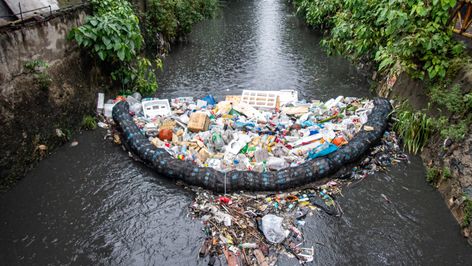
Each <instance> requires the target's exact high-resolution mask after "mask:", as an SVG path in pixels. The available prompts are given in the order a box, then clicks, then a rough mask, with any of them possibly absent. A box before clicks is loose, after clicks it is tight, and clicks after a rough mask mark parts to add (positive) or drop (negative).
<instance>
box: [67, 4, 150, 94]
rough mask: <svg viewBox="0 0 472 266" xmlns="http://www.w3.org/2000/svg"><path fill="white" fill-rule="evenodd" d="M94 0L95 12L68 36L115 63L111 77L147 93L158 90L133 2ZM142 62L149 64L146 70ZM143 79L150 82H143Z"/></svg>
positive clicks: (107, 60)
mask: <svg viewBox="0 0 472 266" xmlns="http://www.w3.org/2000/svg"><path fill="white" fill-rule="evenodd" d="M91 3H92V6H93V10H94V15H93V16H91V17H87V20H86V22H85V24H84V25H82V26H80V27H77V28H75V29H73V30H72V31H71V32H70V34H69V37H70V38H72V39H74V40H75V41H76V42H77V43H78V44H79V45H80V46H82V47H85V48H89V49H90V50H91V51H92V53H94V54H96V55H97V56H98V57H99V58H100V60H102V61H106V62H108V63H109V65H111V66H113V67H114V68H115V70H114V71H113V73H112V78H113V79H114V80H117V81H119V82H120V83H121V85H122V88H123V89H125V88H126V89H129V90H137V91H139V92H141V93H143V94H146V95H147V94H151V93H153V92H155V91H156V90H157V80H156V76H155V74H154V73H153V71H152V68H151V65H150V64H147V63H148V62H149V61H148V60H147V59H146V58H144V57H141V56H139V54H140V51H141V47H142V44H143V42H144V39H143V36H142V35H141V30H140V28H139V19H138V17H137V16H136V15H135V14H134V11H133V9H132V7H131V4H130V3H129V2H128V1H126V0H91ZM143 65H145V66H147V68H148V69H147V70H146V71H144V70H143V69H142V67H140V66H143ZM136 66H138V67H136ZM143 80H145V81H146V83H147V85H145V86H144V85H142V84H143Z"/></svg>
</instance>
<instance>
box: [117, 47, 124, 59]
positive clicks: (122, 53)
mask: <svg viewBox="0 0 472 266" xmlns="http://www.w3.org/2000/svg"><path fill="white" fill-rule="evenodd" d="M117 56H118V58H119V59H120V60H121V61H124V60H125V49H120V50H119V51H118V53H117Z"/></svg>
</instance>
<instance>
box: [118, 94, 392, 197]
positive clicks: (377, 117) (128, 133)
mask: <svg viewBox="0 0 472 266" xmlns="http://www.w3.org/2000/svg"><path fill="white" fill-rule="evenodd" d="M374 105H375V106H374V108H373V109H372V112H371V114H370V115H369V116H368V121H367V122H366V123H365V124H364V126H371V127H373V128H374V129H373V130H371V131H366V130H364V127H363V128H362V129H361V130H360V131H359V132H358V133H357V134H356V135H355V136H354V137H353V138H352V139H351V140H350V141H349V143H348V144H346V145H344V146H342V147H340V148H339V149H338V150H337V151H335V152H333V153H331V154H329V155H328V156H326V157H320V158H316V159H313V160H308V161H306V162H304V163H303V164H300V165H298V166H296V167H288V168H285V169H282V170H279V171H275V172H265V173H259V172H252V171H237V170H232V171H229V172H227V173H226V174H225V173H224V172H220V171H217V170H215V169H213V168H211V167H199V166H197V165H195V164H194V163H192V162H190V161H182V160H178V159H176V158H174V157H173V156H171V155H170V154H169V153H167V151H165V150H164V149H162V148H157V147H155V146H154V145H153V144H151V143H150V142H149V140H148V138H146V136H145V135H144V134H143V133H142V132H141V130H140V129H139V128H138V126H136V124H135V123H134V121H133V117H132V116H131V115H130V114H129V105H128V103H127V102H119V103H117V104H116V105H115V107H114V108H113V119H114V120H115V122H116V123H117V125H118V126H119V128H121V130H122V134H123V137H124V141H125V143H126V144H127V145H128V147H129V149H130V150H131V151H132V152H133V153H135V154H137V155H138V156H139V157H140V158H141V160H143V162H144V163H145V164H147V165H148V166H149V167H151V168H153V169H154V170H155V171H156V172H157V173H159V174H162V175H164V176H166V177H168V178H171V179H178V180H182V181H184V182H186V183H187V184H190V185H196V186H201V187H204V188H207V189H210V190H213V191H216V192H222V191H224V187H225V179H226V191H227V192H231V191H240V190H245V191H277V190H284V189H288V188H293V187H297V186H301V185H304V184H307V183H311V182H314V181H317V180H320V179H322V178H325V177H328V176H329V175H331V174H334V173H336V172H337V171H338V170H339V169H340V168H341V167H342V166H343V165H346V164H349V163H353V162H355V161H358V160H359V159H360V158H361V157H362V156H363V155H364V154H365V153H366V151H367V150H368V149H369V148H370V147H372V146H373V145H374V144H375V143H376V142H378V141H379V140H380V139H381V138H382V135H383V133H384V131H385V129H386V128H387V123H388V116H389V114H390V112H391V110H392V107H391V105H390V102H389V101H388V100H387V99H383V98H376V99H375V100H374Z"/></svg>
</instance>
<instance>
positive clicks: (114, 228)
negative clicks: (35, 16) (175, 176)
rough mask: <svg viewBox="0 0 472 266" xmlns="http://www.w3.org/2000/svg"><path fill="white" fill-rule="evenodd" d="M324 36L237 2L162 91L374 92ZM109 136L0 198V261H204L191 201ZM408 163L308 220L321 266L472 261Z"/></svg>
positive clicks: (43, 166)
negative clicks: (331, 53)
mask: <svg viewBox="0 0 472 266" xmlns="http://www.w3.org/2000/svg"><path fill="white" fill-rule="evenodd" d="M319 40H320V39H319V37H318V36H317V35H316V34H314V33H313V32H312V31H310V30H309V29H307V28H306V27H305V26H304V25H303V23H301V22H300V21H298V20H297V18H296V17H294V16H293V15H292V13H291V11H290V9H289V8H288V7H287V6H286V5H285V3H284V1H283V0H268V1H250V0H248V1H236V0H232V1H229V2H228V3H227V4H226V6H225V7H224V8H223V10H222V12H221V14H220V16H219V17H218V18H217V19H214V20H211V21H206V22H203V23H201V24H199V25H197V26H196V27H195V30H194V31H193V33H192V34H191V36H190V38H189V43H187V44H185V45H181V46H179V47H177V48H176V49H174V51H173V52H172V53H171V55H170V56H169V57H168V58H167V59H166V60H165V70H164V72H163V73H162V74H160V93H161V95H162V96H166V97H173V96H185V95H189V96H204V95H205V94H207V93H212V94H214V95H217V96H221V95H224V94H235V93H239V92H240V90H241V89H244V88H252V89H287V88H290V89H297V90H300V92H301V93H302V94H303V95H304V96H305V97H306V98H308V99H311V98H319V99H327V98H329V97H333V96H337V95H340V94H343V95H352V96H358V95H362V96H369V95H370V93H369V90H368V87H369V84H368V83H367V80H366V79H365V78H363V77H362V75H361V73H359V72H358V71H357V70H356V69H355V68H354V67H352V65H350V64H349V63H348V62H347V61H345V60H343V59H341V58H334V57H327V56H326V55H325V54H324V52H323V51H322V50H321V49H320V47H319V45H318V42H319ZM103 135H104V132H103V131H101V130H97V131H94V132H86V133H83V134H82V135H79V136H77V140H78V141H79V145H78V146H77V147H69V146H64V147H62V148H59V149H58V150H57V151H55V152H54V154H52V155H51V156H50V157H49V158H47V159H45V160H44V161H42V162H41V163H40V164H39V166H38V167H36V168H35V169H34V170H33V171H31V173H30V174H28V176H27V177H26V178H24V179H23V180H22V181H21V182H19V183H18V185H17V186H16V187H15V188H13V189H12V190H11V191H9V192H8V193H6V194H3V195H1V196H0V250H1V251H0V264H1V265H31V264H37V265H46V264H81V265H96V264H112V265H115V264H122V265H196V264H198V265H205V264H206V261H204V260H197V253H198V249H199V246H200V244H201V241H202V239H203V233H202V232H201V231H200V230H201V228H202V226H201V223H200V221H198V220H192V219H191V218H189V217H187V206H188V205H189V204H190V203H191V201H192V195H191V194H190V193H188V192H187V191H186V190H184V189H182V188H181V187H179V186H177V185H175V183H174V182H172V181H168V180H165V179H163V178H161V177H160V176H159V175H157V174H155V173H153V172H152V171H150V170H148V169H147V168H146V167H144V166H143V165H141V164H140V163H136V162H134V161H132V160H131V159H130V158H129V157H128V155H127V153H126V152H123V151H122V150H121V148H120V147H117V146H115V145H113V144H111V143H109V142H108V141H104V140H103ZM411 159H412V162H411V164H404V165H400V166H398V167H395V168H392V169H390V172H388V173H378V174H375V175H372V176H369V177H367V178H366V179H365V180H364V181H363V182H361V183H358V184H356V185H355V186H351V187H348V188H346V189H345V190H344V192H343V194H344V197H342V198H340V199H339V203H340V204H341V206H342V208H343V210H344V216H342V217H341V218H336V217H330V216H328V215H326V214H324V213H321V212H319V213H317V214H316V215H314V216H312V217H309V218H307V223H306V225H305V226H304V227H303V231H304V234H305V236H306V238H307V243H306V246H309V245H310V246H311V245H314V246H315V261H314V264H316V265H333V264H369V265H378V264H407V265H410V264H415V265H416V264H423V265H471V264H472V248H471V247H469V246H468V245H467V243H466V241H465V240H464V239H463V238H462V237H461V235H460V233H459V226H458V225H457V223H456V222H455V220H454V219H453V217H452V216H451V214H450V213H449V211H448V209H447V208H446V206H445V204H444V203H443V200H442V199H441V197H440V195H439V193H437V192H436V191H435V190H434V189H433V188H432V187H431V186H429V185H428V184H426V182H425V181H424V175H425V171H424V168H423V166H422V165H421V161H420V160H419V159H418V158H416V157H413V158H411ZM381 193H383V194H385V195H386V196H387V197H388V198H389V199H390V201H391V203H388V202H386V201H385V200H384V199H383V197H382V196H381ZM317 243H322V244H317ZM295 263H296V262H295V261H290V260H288V259H287V258H284V257H283V256H282V257H281V259H280V261H279V265H294V264H295Z"/></svg>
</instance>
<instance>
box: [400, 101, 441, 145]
mask: <svg viewBox="0 0 472 266" xmlns="http://www.w3.org/2000/svg"><path fill="white" fill-rule="evenodd" d="M393 129H394V130H395V131H396V132H397V133H398V134H399V136H400V137H401V138H402V139H403V143H404V148H405V149H406V150H407V151H409V152H411V153H414V154H416V153H418V152H419V151H421V150H422V149H423V147H424V145H425V144H426V143H427V142H428V140H429V138H430V137H431V135H432V133H433V130H434V127H433V119H432V118H431V117H429V116H428V115H427V114H426V113H424V112H421V111H416V112H415V111H412V110H411V108H410V107H409V106H407V105H406V104H402V105H400V107H399V108H398V109H397V111H396V121H395V124H394V125H393Z"/></svg>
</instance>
